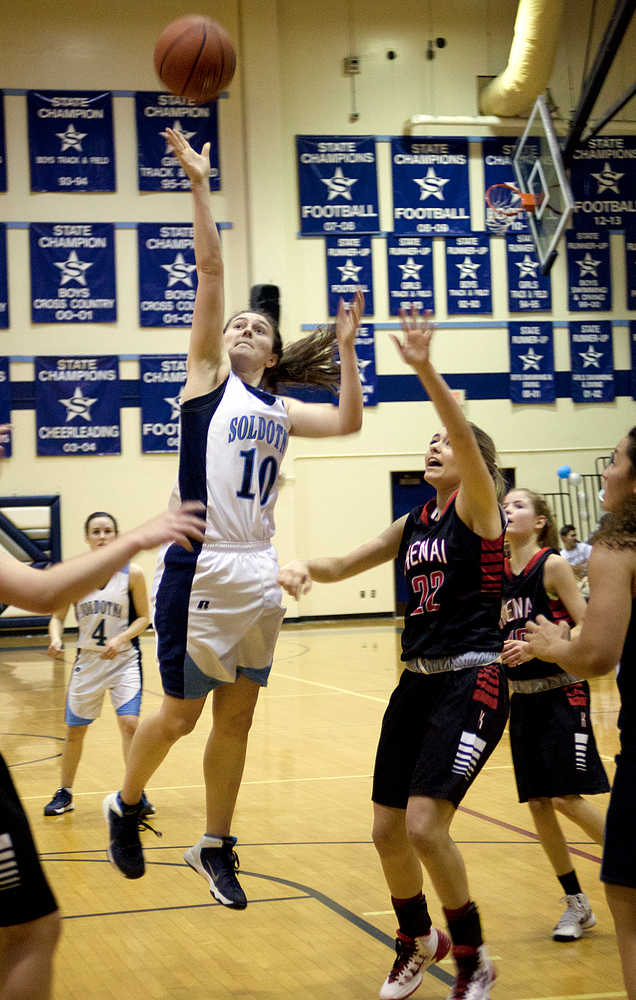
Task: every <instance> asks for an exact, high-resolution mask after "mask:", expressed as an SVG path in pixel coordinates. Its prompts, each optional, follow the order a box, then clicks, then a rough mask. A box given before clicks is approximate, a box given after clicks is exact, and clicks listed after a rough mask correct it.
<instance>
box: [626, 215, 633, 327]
mask: <svg viewBox="0 0 636 1000" xmlns="http://www.w3.org/2000/svg"><path fill="white" fill-rule="evenodd" d="M625 287H626V293H627V308H628V309H636V226H635V227H634V228H630V229H626V230H625Z"/></svg>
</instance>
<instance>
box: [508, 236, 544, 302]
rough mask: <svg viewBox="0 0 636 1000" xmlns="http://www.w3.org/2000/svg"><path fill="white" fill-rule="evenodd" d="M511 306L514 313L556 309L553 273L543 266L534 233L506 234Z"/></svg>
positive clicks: (509, 300)
mask: <svg viewBox="0 0 636 1000" xmlns="http://www.w3.org/2000/svg"><path fill="white" fill-rule="evenodd" d="M506 256H507V259H508V309H509V311H510V312H512V313H515V312H548V311H549V310H550V309H551V308H552V285H551V284H550V275H549V274H542V273H541V265H540V264H539V258H538V257H537V251H536V249H535V245H534V243H533V241H532V236H530V234H529V233H528V234H526V233H517V235H516V236H506Z"/></svg>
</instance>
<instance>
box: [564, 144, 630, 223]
mask: <svg viewBox="0 0 636 1000" xmlns="http://www.w3.org/2000/svg"><path fill="white" fill-rule="evenodd" d="M570 182H571V185H572V194H573V196H574V215H573V226H574V228H575V229H585V230H586V231H589V230H590V229H592V228H597V227H601V228H605V229H625V228H626V227H627V226H632V227H636V135H597V136H595V137H594V138H593V139H588V140H587V142H582V143H581V144H580V145H579V146H577V148H576V149H575V151H574V153H573V154H572V166H571V170H570Z"/></svg>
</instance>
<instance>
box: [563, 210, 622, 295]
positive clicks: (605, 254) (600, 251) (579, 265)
mask: <svg viewBox="0 0 636 1000" xmlns="http://www.w3.org/2000/svg"><path fill="white" fill-rule="evenodd" d="M565 238H566V247H567V260H568V308H569V310H570V312H584V311H585V310H586V309H597V310H601V311H603V312H605V311H608V310H609V309H611V308H612V286H611V280H612V279H611V269H610V245H609V239H608V237H607V234H606V232H603V231H601V230H595V231H594V232H592V233H579V232H576V231H575V230H572V229H570V230H568V231H567V232H566V234H565Z"/></svg>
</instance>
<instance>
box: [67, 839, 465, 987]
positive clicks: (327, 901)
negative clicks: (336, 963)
mask: <svg viewBox="0 0 636 1000" xmlns="http://www.w3.org/2000/svg"><path fill="white" fill-rule="evenodd" d="M161 849H162V850H177V848H161ZM56 860H58V859H56V858H51V857H47V864H50V863H51V862H55V861H56ZM64 860H65V861H68V860H69V859H68V858H65V859H64ZM86 860H89V859H84V858H76V859H75V861H76V862H79V863H82V862H84V861H86ZM93 860H94V861H101V863H102V864H109V862H108V861H107V860H106V859H103V860H102V859H97V858H95V859H93ZM150 864H158V865H161V866H162V867H175V868H176V867H179V868H185V869H187V867H188V866H187V865H185V864H183V862H174V861H160V862H152V861H151V862H150ZM241 874H242V875H244V876H246V877H250V878H259V879H263V880H265V881H267V882H273V883H276V884H278V885H284V886H287V887H288V888H290V889H294V890H296V891H297V892H298V893H300V895H298V896H292V897H288V896H286V897H284V898H283V899H279V898H276V897H274V898H272V899H263V900H250V905H252V904H253V903H254V902H256V903H261V902H283V903H284V902H287V901H288V900H289V899H313V900H315V901H316V902H317V903H320V904H321V905H322V906H325V907H326V908H327V909H328V910H331V912H332V913H334V914H335V915H336V916H338V917H341V918H342V919H343V920H346V921H347V922H348V923H350V924H352V925H353V926H354V927H356V928H357V929H358V930H361V931H362V932H363V933H364V934H367V935H368V936H369V937H372V938H374V939H375V940H376V941H378V942H380V944H384V945H386V946H387V947H388V948H390V949H391V950H393V949H394V947H395V943H394V939H393V937H391V936H390V935H388V934H386V933H385V932H384V931H382V930H380V928H379V927H375V925H374V924H371V923H369V921H368V920H363V919H362V917H360V916H358V914H357V913H354V912H353V910H349V909H347V907H346V906H342V904H341V903H337V902H336V900H335V899H332V898H331V897H330V896H327V895H325V893H324V892H320V890H318V889H314V888H312V886H309V885H305V884H304V883H302V882H295V881H293V880H292V879H287V878H281V877H280V876H278V875H263V874H262V873H260V872H250V871H246V870H245V869H241ZM220 905H221V904H220V903H217V902H214V903H187V904H184V905H183V906H161V907H145V908H144V909H142V910H114V911H109V912H106V913H77V914H70V915H69V916H63V917H62V919H63V920H79V919H90V918H92V917H112V916H127V915H133V914H137V913H154V912H162V911H166V910H190V909H201V908H204V907H212V906H220ZM426 971H427V973H428V974H429V975H431V976H433V977H434V978H435V979H438V980H439V981H440V982H442V983H445V984H446V985H447V986H450V985H451V984H452V983H453V982H454V976H451V975H449V973H448V972H445V971H444V969H440V968H439V967H438V966H436V965H431V966H430V967H429V968H428V969H427V970H426Z"/></svg>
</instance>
